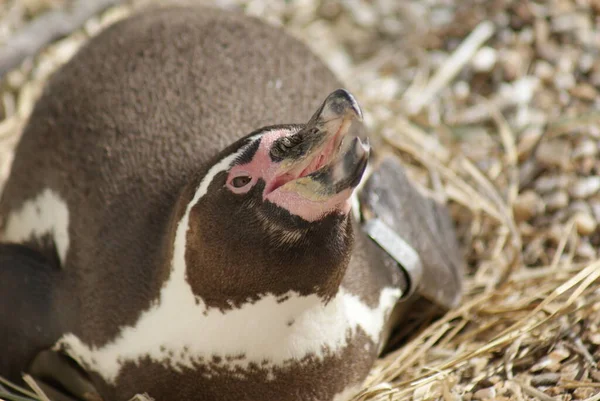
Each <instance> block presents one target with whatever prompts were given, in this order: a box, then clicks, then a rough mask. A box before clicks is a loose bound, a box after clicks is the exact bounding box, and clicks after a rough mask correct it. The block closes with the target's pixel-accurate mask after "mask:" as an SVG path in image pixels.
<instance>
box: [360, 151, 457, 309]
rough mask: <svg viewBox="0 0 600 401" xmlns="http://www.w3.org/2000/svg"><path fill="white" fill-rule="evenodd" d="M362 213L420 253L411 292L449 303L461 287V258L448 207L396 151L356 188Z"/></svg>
mask: <svg viewBox="0 0 600 401" xmlns="http://www.w3.org/2000/svg"><path fill="white" fill-rule="evenodd" d="M359 199H360V204H361V211H362V214H363V216H371V217H376V218H378V219H380V220H381V221H382V222H383V223H385V224H386V225H387V226H388V227H389V228H391V229H392V230H393V232H395V234H397V235H398V236H399V237H400V238H401V239H403V240H404V241H405V242H406V243H408V245H410V246H411V247H412V248H413V249H414V250H415V251H416V253H417V254H418V255H419V257H420V259H421V263H422V277H421V279H420V283H418V286H417V288H416V292H417V293H418V294H419V295H421V296H423V297H424V298H426V299H428V300H429V301H431V302H433V303H434V304H436V305H438V306H440V307H441V308H442V309H445V310H447V309H449V308H452V307H454V306H456V305H457V304H458V302H459V301H460V298H461V292H462V281H463V278H462V275H463V270H464V260H463V257H462V255H461V252H460V247H459V245H458V241H457V238H456V233H455V231H454V228H453V224H452V221H451V219H450V216H449V213H448V210H447V209H446V207H445V206H444V205H442V204H440V203H438V202H436V201H435V200H433V199H431V198H429V197H426V196H425V195H423V194H421V193H420V192H419V191H418V190H417V189H416V188H415V187H414V186H413V184H412V183H411V182H410V181H409V180H408V178H407V176H406V174H405V173H404V168H403V167H402V165H401V164H400V162H399V160H398V159H397V158H396V157H392V156H387V157H385V158H384V159H383V160H382V161H381V163H380V165H379V166H378V167H377V168H376V170H375V171H374V172H373V173H372V174H371V176H370V177H369V179H368V180H367V182H366V183H365V185H364V187H363V189H362V190H361V193H360V194H359Z"/></svg>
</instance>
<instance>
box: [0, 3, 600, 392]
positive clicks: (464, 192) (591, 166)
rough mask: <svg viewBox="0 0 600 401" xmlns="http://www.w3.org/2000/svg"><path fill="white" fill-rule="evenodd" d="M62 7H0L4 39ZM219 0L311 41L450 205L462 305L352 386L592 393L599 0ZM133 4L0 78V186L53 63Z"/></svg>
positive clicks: (374, 122) (598, 308)
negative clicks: (463, 263) (460, 258)
mask: <svg viewBox="0 0 600 401" xmlns="http://www.w3.org/2000/svg"><path fill="white" fill-rule="evenodd" d="M58 3H62V2H59V1H58V0H56V1H52V0H36V1H34V0H28V1H23V2H21V3H19V2H17V1H15V0H13V1H8V2H5V3H1V4H0V21H3V20H5V21H8V20H9V19H10V21H11V22H10V25H11V26H9V27H7V28H5V27H2V26H0V42H1V41H2V40H3V39H4V38H5V37H7V34H8V33H10V32H11V30H12V29H13V26H15V27H17V26H19V24H23V23H24V22H23V21H24V20H26V19H27V18H28V17H27V13H33V14H35V13H36V12H39V10H37V9H35V7H39V8H40V9H43V8H45V7H48V5H50V6H56V4H58ZM135 3H136V4H138V3H139V1H136V2H135ZM218 3H219V4H227V5H232V6H242V7H244V8H245V10H246V11H247V12H248V13H250V14H255V15H260V16H262V17H263V18H266V19H268V20H269V21H271V22H273V23H276V24H284V25H285V26H286V27H287V28H288V29H289V30H290V31H291V32H293V33H294V34H295V35H297V36H298V37H300V38H302V39H303V40H304V41H306V42H307V43H309V44H310V45H311V46H312V47H313V49H314V50H315V52H317V53H318V54H319V55H321V56H322V57H323V58H324V59H325V60H326V61H327V62H328V63H329V65H330V66H331V67H332V68H333V69H334V70H335V71H336V72H337V73H338V75H339V76H340V78H341V79H342V80H344V81H345V82H346V83H347V86H348V87H349V88H350V89H351V90H352V91H353V92H355V93H356V95H357V98H358V99H359V101H360V102H361V104H362V105H363V108H364V109H365V112H366V113H365V114H366V122H367V123H368V125H369V126H370V128H371V131H372V132H373V133H374V135H377V137H378V138H380V139H381V143H382V146H385V147H387V148H388V149H389V150H390V151H393V152H396V153H397V154H398V155H399V156H400V157H402V158H403V159H404V160H405V161H406V165H407V169H408V172H409V173H410V175H411V177H412V178H413V179H414V181H415V182H418V183H420V185H422V186H423V187H424V188H426V189H428V190H430V191H432V192H434V193H436V194H437V195H438V196H442V197H445V198H446V199H448V202H449V205H450V207H451V210H452V212H453V216H454V218H455V221H456V224H457V228H458V232H459V235H460V238H461V242H462V244H463V246H464V252H465V255H466V258H467V261H468V265H469V269H468V278H467V284H466V291H465V297H464V301H463V302H462V305H461V306H460V307H459V308H458V309H456V310H454V311H452V312H450V313H449V314H447V315H446V316H445V317H444V318H443V319H441V320H439V321H437V322H435V323H433V324H431V325H429V326H427V325H423V327H422V328H421V329H420V330H417V331H416V332H415V335H414V337H413V338H412V339H410V341H409V342H408V343H407V344H406V345H405V346H404V347H403V348H401V349H399V350H397V351H395V352H393V353H391V354H389V355H387V356H385V357H384V358H383V359H381V360H380V361H378V363H377V365H376V366H375V368H374V369H373V371H372V373H371V375H370V377H369V378H368V380H367V383H366V384H365V387H364V391H363V392H362V393H361V394H360V395H359V396H358V397H357V398H356V399H357V400H404V399H414V400H434V399H435V400H444V401H450V400H458V399H465V400H470V399H480V400H484V399H497V400H518V401H520V400H533V399H540V400H565V401H566V400H571V399H584V400H589V401H592V400H600V392H599V391H600V369H599V366H598V360H599V359H600V331H599V329H598V325H599V322H600V291H599V287H598V278H599V277H600V260H599V259H598V251H597V248H598V245H599V244H600V235H598V232H597V225H598V222H599V221H600V195H599V194H598V192H599V190H600V178H598V176H597V175H598V172H599V170H600V164H599V162H598V160H597V155H598V151H599V148H600V114H599V113H598V112H597V111H594V110H598V109H599V108H598V107H599V106H600V104H599V102H600V97H599V96H598V90H597V88H598V87H599V86H600V62H599V61H598V54H599V52H600V34H599V33H598V32H599V31H600V29H598V28H600V27H599V24H600V23H599V22H598V21H599V18H600V17H599V16H598V13H599V11H600V3H599V2H598V1H595V0H587V1H583V0H581V1H579V0H577V1H576V0H560V1H559V0H555V1H548V2H534V1H510V0H502V1H501V0H494V1H489V2H482V1H476V0H468V1H460V2H459V1H456V2H455V4H454V3H453V2H451V1H441V0H440V1H435V0H429V1H416V0H415V1H406V2H396V1H394V0H372V1H360V0H357V1H352V2H350V1H348V2H346V3H344V4H340V3H338V2H336V1H328V0H303V1H300V0H298V1H289V2H270V1H267V0H248V1H242V0H229V1H220V2H218ZM19 4H22V5H23V4H24V5H25V6H26V7H25V8H24V9H25V10H26V11H27V10H29V9H30V8H34V9H35V10H34V11H27V12H25V13H20V11H19V10H18V9H19V7H20V6H19ZM131 8H132V6H131V4H128V5H126V6H120V7H116V8H113V9H111V10H109V11H107V12H105V13H103V14H102V15H100V16H96V17H94V18H92V19H91V20H90V21H89V22H88V23H87V24H86V26H85V29H83V30H82V31H78V32H75V33H73V34H72V35H71V36H70V37H68V38H66V39H63V40H61V41H59V42H57V43H55V44H53V45H52V46H50V47H49V48H47V49H46V50H44V52H43V53H42V54H41V55H40V56H39V57H37V58H36V59H35V60H33V61H27V62H25V63H24V65H23V66H22V67H21V68H20V69H18V70H15V71H13V72H12V73H11V74H10V75H9V76H8V77H7V78H6V79H5V80H4V81H3V82H2V83H1V89H2V91H1V95H2V99H1V101H2V106H1V107H0V118H3V120H0V182H1V181H2V179H3V178H5V177H6V174H7V168H8V165H9V163H10V149H11V148H12V146H13V145H14V144H15V142H16V140H17V138H18V133H19V131H20V128H21V127H22V125H23V122H24V120H25V118H26V117H27V115H28V113H29V111H30V110H31V106H32V104H33V102H34V100H35V98H36V96H37V94H38V93H39V91H40V87H41V85H42V84H43V82H44V80H45V79H46V78H47V76H48V74H49V73H50V72H51V71H53V70H54V69H55V68H56V67H57V66H58V65H60V64H61V63H62V62H64V61H65V60H66V59H68V57H69V56H70V55H71V54H72V53H73V52H74V51H75V50H76V49H77V47H78V46H79V45H80V44H81V43H83V42H84V41H85V40H86V39H87V38H88V37H89V36H90V35H92V34H94V33H95V32H97V31H98V30H99V29H100V28H101V27H102V26H104V25H106V24H107V23H109V22H110V21H112V20H114V19H116V18H120V17H121V16H123V15H127V14H128V13H129V12H130V10H131ZM15 10H16V11H15Z"/></svg>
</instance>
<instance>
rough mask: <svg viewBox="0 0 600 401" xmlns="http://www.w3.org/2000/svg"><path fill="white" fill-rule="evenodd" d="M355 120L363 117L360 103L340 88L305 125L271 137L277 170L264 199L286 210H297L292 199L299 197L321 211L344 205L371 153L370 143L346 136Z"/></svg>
mask: <svg viewBox="0 0 600 401" xmlns="http://www.w3.org/2000/svg"><path fill="white" fill-rule="evenodd" d="M355 120H358V121H361V120H362V112H361V110H360V107H359V106H358V103H357V102H356V100H355V99H354V97H353V96H352V95H351V94H350V93H349V92H348V91H346V90H344V89H338V90H336V91H334V92H333V93H331V94H330V95H329V96H328V97H327V99H325V101H324V102H323V104H322V105H321V107H319V109H318V110H317V111H316V112H315V114H314V115H313V116H312V117H311V119H310V120H309V122H308V123H307V124H306V125H305V126H304V127H302V128H301V129H300V130H299V131H297V132H295V133H293V134H290V135H287V136H282V137H280V138H278V139H277V140H275V141H274V142H273V144H272V146H271V149H270V158H271V160H273V161H275V162H277V163H278V169H277V173H276V178H275V179H274V180H273V181H272V182H271V183H269V184H268V186H267V188H266V191H265V195H266V196H265V198H266V199H269V200H271V201H274V202H275V203H278V204H281V205H282V206H284V207H286V208H287V209H288V210H291V209H297V207H296V206H295V205H292V203H293V202H296V203H297V202H299V201H300V200H301V199H304V200H306V201H308V202H311V204H312V206H311V205H307V206H306V207H314V208H316V209H319V210H330V209H335V208H339V206H340V205H341V204H345V203H346V202H347V201H348V199H349V198H350V196H351V194H352V191H353V190H354V188H355V187H356V186H357V185H358V184H359V182H360V180H361V178H362V176H363V173H364V171H365V169H366V166H367V163H368V159H369V152H370V148H369V145H368V143H367V144H364V143H363V142H362V141H361V140H360V139H359V138H358V137H354V138H347V136H348V135H347V134H348V132H349V129H350V126H351V124H352V122H353V121H355ZM315 203H319V204H320V205H317V206H315V205H314V204H315ZM283 204H285V205H283ZM344 209H346V208H345V207H344Z"/></svg>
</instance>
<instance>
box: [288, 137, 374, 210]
mask: <svg viewBox="0 0 600 401" xmlns="http://www.w3.org/2000/svg"><path fill="white" fill-rule="evenodd" d="M345 148H346V150H345V151H343V152H339V153H338V156H337V157H336V159H335V160H334V161H333V162H331V163H329V164H327V165H326V166H324V167H322V168H320V169H318V170H316V171H315V172H313V173H310V174H308V175H306V176H303V177H300V178H298V179H296V180H293V181H290V182H288V183H286V184H285V185H283V186H282V187H281V189H282V190H285V191H294V192H297V193H299V194H300V195H302V196H303V197H304V198H306V199H309V200H311V201H315V202H319V201H326V200H328V199H330V198H331V197H333V196H335V195H337V194H339V193H341V192H343V191H344V190H347V189H353V188H355V187H356V186H357V185H358V184H359V183H360V180H361V178H362V176H363V173H364V172H365V169H366V168H367V163H368V161H369V151H370V148H369V144H368V143H367V144H364V143H363V142H362V141H361V140H360V138H358V137H355V138H354V139H353V140H352V141H351V142H350V143H349V145H348V146H345Z"/></svg>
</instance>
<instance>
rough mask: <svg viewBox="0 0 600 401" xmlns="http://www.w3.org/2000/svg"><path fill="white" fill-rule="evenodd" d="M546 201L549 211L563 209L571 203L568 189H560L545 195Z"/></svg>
mask: <svg viewBox="0 0 600 401" xmlns="http://www.w3.org/2000/svg"><path fill="white" fill-rule="evenodd" d="M544 202H545V204H546V209H547V210H549V211H555V210H559V209H563V208H565V207H567V206H568V204H569V195H568V194H567V192H566V191H563V190H559V191H556V192H553V193H551V194H550V195H548V196H547V197H544Z"/></svg>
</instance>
